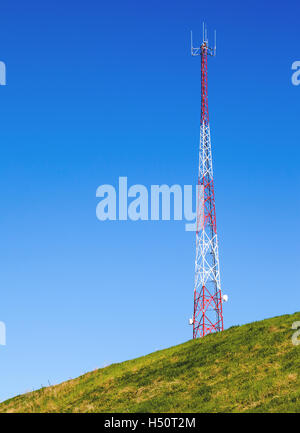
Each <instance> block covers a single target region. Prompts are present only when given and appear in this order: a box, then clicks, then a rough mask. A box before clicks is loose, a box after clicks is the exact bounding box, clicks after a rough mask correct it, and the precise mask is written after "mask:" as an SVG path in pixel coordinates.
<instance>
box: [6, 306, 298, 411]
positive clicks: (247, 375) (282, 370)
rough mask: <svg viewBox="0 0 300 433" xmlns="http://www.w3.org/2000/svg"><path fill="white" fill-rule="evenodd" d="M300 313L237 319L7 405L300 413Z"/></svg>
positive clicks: (18, 407)
mask: <svg viewBox="0 0 300 433" xmlns="http://www.w3.org/2000/svg"><path fill="white" fill-rule="evenodd" d="M299 320H300V313H295V314H293V315H285V316H280V317H274V318H272V319H266V320H263V321H260V322H254V323H250V324H247V325H243V326H234V327H232V328H230V329H227V330H226V331H224V332H222V333H218V334H212V335H208V336H207V337H205V338H203V339H198V340H195V341H193V340H191V341H188V342H186V343H184V344H181V345H179V346H174V347H171V348H169V349H165V350H161V351H157V352H154V353H151V354H150V355H147V356H144V357H141V358H137V359H134V360H131V361H126V362H122V363H119V364H112V365H110V366H109V367H106V368H102V369H99V370H95V371H93V372H90V373H87V374H85V375H83V376H80V377H78V378H77V379H74V380H69V381H67V382H64V383H61V384H60V385H55V386H50V387H46V388H42V389H40V390H37V391H34V392H30V393H27V394H23V395H19V396H17V397H15V398H12V399H10V400H7V401H6V402H4V403H1V404H0V412H23V413H24V412H300V346H294V345H293V344H292V341H291V336H292V334H293V332H295V331H293V330H292V329H291V326H292V323H293V322H294V321H299Z"/></svg>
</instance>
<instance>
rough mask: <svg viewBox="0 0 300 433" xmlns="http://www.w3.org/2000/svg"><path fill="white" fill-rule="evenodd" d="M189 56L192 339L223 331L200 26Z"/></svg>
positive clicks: (209, 51)
mask: <svg viewBox="0 0 300 433" xmlns="http://www.w3.org/2000/svg"><path fill="white" fill-rule="evenodd" d="M191 54H192V56H200V57H201V125H200V150H199V173H198V193H197V227H196V260H195V287H194V314H193V319H192V320H191V324H193V338H197V337H203V336H205V335H207V334H210V333H211V332H217V331H223V329H224V328H223V310H222V302H223V300H227V296H226V295H224V297H222V292H221V281H220V269H219V252H218V237H217V226H216V209H215V195H214V178H213V167H212V154H211V141H210V126H209V115H208V98H207V58H208V56H215V55H216V34H215V44H214V48H211V47H210V46H209V44H208V38H207V30H206V27H205V26H204V25H203V42H202V44H201V46H200V47H199V48H194V47H193V40H192V34H191Z"/></svg>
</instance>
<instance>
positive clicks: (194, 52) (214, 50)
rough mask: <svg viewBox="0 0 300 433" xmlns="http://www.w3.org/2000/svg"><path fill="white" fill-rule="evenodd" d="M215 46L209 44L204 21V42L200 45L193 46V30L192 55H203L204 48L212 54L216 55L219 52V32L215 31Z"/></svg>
mask: <svg viewBox="0 0 300 433" xmlns="http://www.w3.org/2000/svg"><path fill="white" fill-rule="evenodd" d="M214 36H215V37H214V39H215V41H214V42H215V43H214V47H210V46H209V44H208V32H207V27H206V24H205V22H203V30H202V44H201V45H200V47H194V46H193V33H192V31H191V55H192V56H201V52H202V49H205V50H206V53H207V54H208V55H210V56H215V55H216V53H217V32H216V30H215V32H214Z"/></svg>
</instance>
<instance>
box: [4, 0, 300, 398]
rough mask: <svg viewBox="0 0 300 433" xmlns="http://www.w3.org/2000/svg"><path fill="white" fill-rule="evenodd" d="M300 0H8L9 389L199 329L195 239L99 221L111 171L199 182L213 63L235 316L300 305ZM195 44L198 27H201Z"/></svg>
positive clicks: (137, 178)
mask: <svg viewBox="0 0 300 433" xmlns="http://www.w3.org/2000/svg"><path fill="white" fill-rule="evenodd" d="M299 12H300V6H299V3H298V2H296V1H293V2H292V1H286V2H285V3H284V6H282V5H280V4H279V3H278V2H277V3H276V2H275V3H274V2H261V1H258V0H255V1H251V2H250V1H243V2H240V1H227V2H223V1H206V2H202V1H189V2H186V1H177V0H172V1H165V2H161V1H157V0H153V1H151V2H145V1H142V2H141V1H137V0H136V1H121V0H118V1H113V2H105V3H104V2H99V1H96V0H94V1H91V0H85V1H53V0H52V1H45V2H40V1H33V0H29V1H27V2H22V1H20V0H19V1H13V0H11V1H9V2H8V1H5V2H3V3H2V5H1V14H0V36H1V49H0V60H2V61H4V62H6V64H7V86H6V87H0V110H1V113H0V116H1V117H0V118H1V121H0V143H1V145H0V180H1V209H2V210H1V218H0V230H1V248H0V262H1V267H0V268H1V270H0V320H2V321H4V322H5V323H6V325H7V346H6V347H2V346H0V384H1V385H0V399H1V400H3V399H5V398H8V397H10V396H13V395H15V394H18V393H23V392H25V391H27V390H32V389H33V388H35V389H36V388H39V387H40V386H41V385H42V384H43V385H47V384H48V380H49V381H50V383H51V384H53V383H57V382H60V381H62V380H65V379H68V378H70V377H76V376H78V375H80V374H82V373H84V372H86V371H89V370H92V369H94V368H97V367H101V366H103V365H105V364H109V363H112V362H118V361H123V360H126V359H129V358H134V357H137V356H140V355H144V354H147V353H149V352H152V351H154V350H156V349H161V348H165V347H169V346H171V345H174V344H178V343H181V342H184V341H186V340H188V339H190V338H191V332H192V330H191V327H189V326H188V324H187V323H188V318H189V317H190V316H191V313H192V308H193V280H194V255H195V235H194V233H187V232H185V230H184V222H115V223H114V222H107V223H103V222H102V223H101V222H100V221H98V220H97V219H96V216H95V208H96V205H97V203H98V200H99V199H97V198H96V196H95V193H96V188H97V187H98V186H99V185H100V184H104V183H109V184H117V180H118V177H119V176H128V182H129V185H132V184H135V183H141V184H144V185H146V186H150V185H151V184H162V183H166V184H169V185H172V184H174V183H178V184H182V185H183V184H194V183H195V182H196V176H197V159H198V154H197V151H198V142H199V137H198V134H199V118H200V61H199V58H197V59H196V58H192V57H191V56H190V52H189V37H190V35H189V32H190V29H193V30H194V35H195V38H197V34H198V35H199V38H200V35H201V27H202V21H203V20H204V19H205V20H206V22H207V23H208V28H209V29H210V30H213V29H214V28H216V29H217V31H218V55H217V57H216V58H215V59H210V62H209V105H210V120H211V133H212V143H213V152H214V172H215V191H216V209H217V224H218V230H219V242H220V255H221V256H220V264H221V277H222V286H223V290H224V293H228V294H229V297H230V301H229V303H228V304H226V305H225V308H224V319H225V326H226V327H230V326H232V325H236V324H242V323H245V322H250V321H254V320H259V319H264V318H266V317H270V316H274V315H280V314H285V313H293V312H295V311H297V310H298V311H299V309H300V295H299V272H300V271H299V241H300V239H299V227H298V221H299V211H300V205H299V186H300V178H299V159H300V147H299V141H300V140H299V139H300V129H299V111H300V86H299V87H295V86H292V84H291V74H292V72H291V65H292V62H294V61H296V60H300V34H299ZM198 40H199V39H198Z"/></svg>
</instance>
